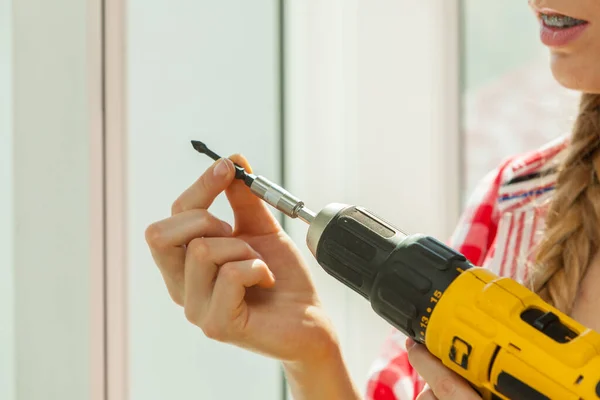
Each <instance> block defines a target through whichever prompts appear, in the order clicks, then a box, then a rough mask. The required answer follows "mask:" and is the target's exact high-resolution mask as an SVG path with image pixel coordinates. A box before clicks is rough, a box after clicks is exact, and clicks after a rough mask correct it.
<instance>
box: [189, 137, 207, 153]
mask: <svg viewBox="0 0 600 400" xmlns="http://www.w3.org/2000/svg"><path fill="white" fill-rule="evenodd" d="M192 146H193V147H194V149H196V151H197V152H199V153H206V145H205V144H204V143H202V142H201V141H199V140H192Z"/></svg>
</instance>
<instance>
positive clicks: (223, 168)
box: [214, 159, 229, 178]
mask: <svg viewBox="0 0 600 400" xmlns="http://www.w3.org/2000/svg"><path fill="white" fill-rule="evenodd" d="M214 173H215V176H217V177H220V178H223V177H225V176H227V174H228V173H229V163H228V162H227V160H226V159H222V160H221V161H219V162H218V163H217V165H216V166H215V170H214Z"/></svg>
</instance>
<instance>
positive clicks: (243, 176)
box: [192, 140, 256, 186]
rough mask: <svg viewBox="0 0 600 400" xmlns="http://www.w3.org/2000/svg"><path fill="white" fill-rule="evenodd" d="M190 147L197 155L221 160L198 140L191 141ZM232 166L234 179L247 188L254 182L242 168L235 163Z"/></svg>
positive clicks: (253, 177)
mask: <svg viewBox="0 0 600 400" xmlns="http://www.w3.org/2000/svg"><path fill="white" fill-rule="evenodd" d="M192 146H193V147H194V149H195V150H196V151H197V152H198V153H202V154H206V155H207V156H209V157H210V158H212V159H213V160H215V161H217V160H220V159H221V158H223V157H221V156H220V155H218V154H217V153H215V152H214V151H212V150H211V149H209V148H208V147H207V146H206V145H205V144H204V143H202V142H201V141H199V140H192ZM233 165H235V178H236V179H240V180H243V181H244V183H246V185H247V186H251V185H252V182H254V179H256V177H255V176H253V175H252V174H248V173H247V172H246V170H245V169H244V168H243V167H241V166H239V165H237V164H235V163H234V164H233Z"/></svg>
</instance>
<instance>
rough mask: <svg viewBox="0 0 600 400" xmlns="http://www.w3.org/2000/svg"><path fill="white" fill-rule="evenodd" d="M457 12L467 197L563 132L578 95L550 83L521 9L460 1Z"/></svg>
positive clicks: (534, 25)
mask: <svg viewBox="0 0 600 400" xmlns="http://www.w3.org/2000/svg"><path fill="white" fill-rule="evenodd" d="M462 8H463V46H464V47H463V52H462V62H463V72H464V75H463V84H462V85H463V86H462V91H463V101H464V109H463V112H464V114H463V123H464V142H463V143H464V146H465V148H464V149H463V150H464V151H463V154H464V155H465V159H464V164H465V173H466V176H465V187H464V188H463V189H464V191H463V198H465V196H469V195H470V193H471V192H472V191H473V188H474V186H475V185H476V183H477V182H478V181H479V180H480V179H481V178H482V177H483V176H484V175H485V173H486V172H488V171H490V170H492V169H493V168H495V167H497V166H498V165H499V164H500V163H501V161H502V160H503V159H504V158H505V157H507V156H511V155H514V154H519V153H522V152H526V151H529V150H534V149H535V148H537V147H539V146H541V145H543V144H545V143H546V142H548V141H550V140H552V139H554V138H557V137H558V136H560V135H562V134H564V133H565V132H568V130H569V129H570V123H571V119H572V117H573V116H574V113H575V109H576V106H577V99H578V96H577V94H576V93H573V92H571V91H568V90H566V89H564V88H562V87H561V86H560V85H559V84H558V83H557V82H556V81H555V80H554V79H553V77H552V74H551V71H550V67H549V63H548V56H547V51H546V49H545V47H544V46H543V45H542V44H541V42H540V39H539V33H538V32H539V27H538V22H537V20H536V18H535V16H534V14H533V12H532V11H531V10H530V8H529V7H528V5H527V3H526V2H524V1H508V2H506V1H501V2H499V1H492V0H463V2H462Z"/></svg>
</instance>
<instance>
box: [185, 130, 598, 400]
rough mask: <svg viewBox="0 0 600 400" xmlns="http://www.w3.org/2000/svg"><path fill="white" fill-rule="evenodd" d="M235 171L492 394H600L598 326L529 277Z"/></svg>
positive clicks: (328, 264) (386, 314)
mask: <svg viewBox="0 0 600 400" xmlns="http://www.w3.org/2000/svg"><path fill="white" fill-rule="evenodd" d="M192 143H193V145H194V148H195V149H196V150H197V151H199V152H201V153H204V154H207V155H209V156H210V157H211V158H213V159H218V158H220V157H219V156H217V155H216V154H215V153H213V152H212V151H210V150H209V149H208V148H206V146H205V145H204V144H203V143H201V142H197V141H194V142H192ZM236 178H238V179H241V180H244V182H245V183H246V185H247V186H248V187H250V190H251V191H252V192H253V193H254V194H255V195H257V196H259V197H260V198H261V199H263V200H264V201H266V202H267V203H268V204H270V205H272V206H273V207H275V208H276V209H278V210H280V211H281V212H283V213H284V214H286V215H287V216H289V217H291V218H299V219H301V220H303V221H304V222H306V223H308V224H309V229H308V234H307V244H308V247H309V249H310V251H311V252H312V254H313V255H314V256H315V258H316V260H317V262H318V263H319V264H320V265H321V267H322V268H323V269H324V270H325V271H327V273H329V274H330V275H331V276H333V277H334V278H336V279H337V280H339V281H340V282H342V283H343V284H345V285H346V286H348V287H349V288H351V289H353V290H354V291H356V292H357V293H359V294H360V295H362V296H363V297H364V298H365V299H367V300H368V301H369V302H370V303H371V305H372V307H373V310H375V312H376V313H377V314H378V315H380V316H381V317H383V318H384V319H385V320H386V321H388V322H389V323H390V324H391V325H393V326H394V327H396V328H397V329H399V330H400V331H402V332H403V333H404V334H406V335H408V336H410V337H411V338H413V339H414V340H415V341H417V342H420V343H423V344H425V346H426V347H427V349H428V350H429V351H430V352H431V353H432V354H433V355H434V356H436V357H438V358H439V359H440V360H441V361H442V362H443V363H444V365H446V366H447V367H448V368H450V369H452V370H453V371H455V372H456V373H458V374H459V375H461V376H462V377H464V378H465V379H466V380H467V381H469V382H470V383H471V385H472V386H473V387H474V388H476V389H477V390H478V391H479V393H480V394H481V395H482V397H483V398H484V399H486V400H491V399H509V400H545V399H557V400H571V399H572V400H580V399H585V400H592V399H600V335H599V334H598V333H596V332H594V331H592V330H590V329H588V328H586V327H584V326H582V325H581V324H579V323H577V322H576V321H574V320H573V319H571V318H569V317H568V316H567V315H565V314H563V313H561V312H560V311H558V310H557V309H555V308H554V307H551V306H550V305H549V304H547V303H546V302H544V301H543V300H542V299H541V298H540V297H539V296H537V295H536V294H535V293H533V292H531V291H530V290H528V289H527V288H525V287H524V286H522V285H520V284H519V283H517V282H515V281H514V280H511V279H508V278H501V277H498V276H496V275H494V274H493V273H491V272H490V271H489V270H486V269H483V268H477V267H474V266H473V265H471V264H470V263H469V262H468V260H467V259H466V258H465V257H464V256H463V255H462V254H459V253H457V252H456V251H455V250H453V249H452V248H450V247H448V246H446V245H444V244H443V243H441V242H439V241H438V240H436V239H434V238H432V237H429V236H425V235H420V234H416V235H406V234H404V233H403V232H402V231H400V230H399V229H396V228H395V227H393V226H391V225H390V224H389V223H387V222H385V221H384V220H382V219H381V218H379V217H377V216H375V215H373V214H372V213H371V212H369V211H367V210H365V209H364V208H361V207H357V206H350V205H344V204H331V205H329V206H327V207H325V208H324V209H323V210H321V211H320V212H318V213H314V212H312V211H310V210H309V209H308V208H306V207H305V205H304V203H303V202H302V201H301V200H300V199H298V198H297V197H295V196H293V195H292V194H290V193H289V192H287V191H286V190H285V189H283V188H281V187H280V186H277V185H276V184H274V183H272V182H270V181H269V180H268V179H266V178H264V177H262V176H256V175H253V174H249V173H247V172H245V171H244V169H243V168H241V167H239V166H236Z"/></svg>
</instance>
